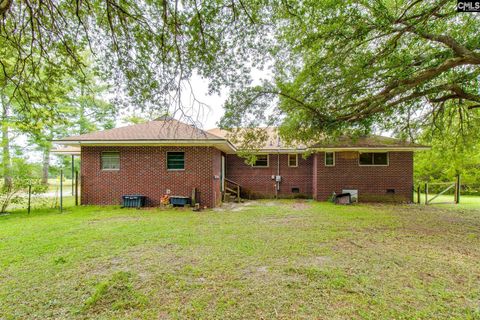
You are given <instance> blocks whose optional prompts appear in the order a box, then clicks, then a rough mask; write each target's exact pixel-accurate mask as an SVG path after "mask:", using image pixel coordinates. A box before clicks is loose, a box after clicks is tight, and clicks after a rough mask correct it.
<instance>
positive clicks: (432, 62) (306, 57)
mask: <svg viewBox="0 0 480 320" xmlns="http://www.w3.org/2000/svg"><path fill="white" fill-rule="evenodd" d="M272 19H273V23H274V24H275V25H277V26H279V27H278V28H276V30H275V39H276V43H275V46H273V47H272V48H270V51H269V52H270V54H271V57H272V59H273V61H274V68H273V73H274V80H273V81H270V82H265V83H264V84H263V85H261V86H255V87H246V88H241V89H240V90H236V91H235V92H233V94H232V95H231V97H230V99H229V101H228V102H227V104H226V115H225V117H224V118H223V120H222V125H223V126H225V127H238V126H240V127H241V126H246V127H251V126H256V125H257V124H258V123H259V122H267V123H272V122H274V121H277V122H279V123H282V132H283V133H284V135H285V136H287V138H292V139H300V140H308V139H311V138H314V137H316V136H318V133H324V132H330V133H332V132H346V131H347V132H352V131H359V132H362V133H364V132H368V131H370V130H371V129H372V128H383V129H390V130H391V129H395V130H397V131H402V132H404V133H415V131H416V130H417V129H418V127H419V126H420V127H424V126H430V125H432V122H433V121H435V119H438V118H439V117H442V116H445V115H448V116H451V115H452V114H451V113H452V112H453V113H459V114H463V115H464V116H463V120H464V121H466V120H467V119H468V118H469V117H478V113H477V112H475V111H474V110H475V109H476V108H479V107H480V95H479V78H478V76H479V72H480V68H479V65H480V51H479V49H480V38H479V37H478V30H480V17H479V16H478V15H476V14H465V13H457V12H456V11H455V1H448V0H441V1H437V0H435V1H430V0H428V1H427V0H422V1H418V0H408V1H407V0H405V1H386V0H384V1H380V0H376V1H301V2H293V1H292V2H282V5H280V6H279V7H278V10H276V11H275V14H274V15H272ZM274 99H277V101H278V103H277V104H276V105H274V106H273V110H270V109H269V108H272V104H271V103H270V102H271V101H272V100H274Z"/></svg>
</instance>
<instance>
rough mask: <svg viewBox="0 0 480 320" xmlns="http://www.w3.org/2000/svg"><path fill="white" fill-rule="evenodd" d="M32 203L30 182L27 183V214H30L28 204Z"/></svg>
mask: <svg viewBox="0 0 480 320" xmlns="http://www.w3.org/2000/svg"><path fill="white" fill-rule="evenodd" d="M31 203H32V182H31V181H30V183H29V184H28V210H27V211H28V214H30V205H31Z"/></svg>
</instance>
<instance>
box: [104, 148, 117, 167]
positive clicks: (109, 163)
mask: <svg viewBox="0 0 480 320" xmlns="http://www.w3.org/2000/svg"><path fill="white" fill-rule="evenodd" d="M101 163H102V170H120V152H118V151H105V152H102V158H101Z"/></svg>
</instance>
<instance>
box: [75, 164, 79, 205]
mask: <svg viewBox="0 0 480 320" xmlns="http://www.w3.org/2000/svg"><path fill="white" fill-rule="evenodd" d="M75 205H76V206H78V170H77V171H75Z"/></svg>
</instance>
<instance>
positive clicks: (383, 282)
mask: <svg viewBox="0 0 480 320" xmlns="http://www.w3.org/2000/svg"><path fill="white" fill-rule="evenodd" d="M0 253H1V255H0V268H1V273H0V319H45V318H54V319H87V318H95V319H119V318H120V319H164V318H165V319H170V318H171V319H186V318H201V319H292V318H295V319H352V318H353V319H452V318H456V319H480V206H477V207H476V208H475V207H472V206H459V207H455V208H452V207H449V206H438V205H436V206H428V207H425V206H419V205H404V206H395V205H355V206H334V205H332V204H330V203H317V202H312V201H293V200H292V201H279V202H274V201H259V202H250V203H247V204H246V205H245V204H244V205H241V206H239V207H235V208H233V209H230V210H223V211H204V212H200V213H195V212H192V211H189V210H185V211H184V210H164V211H162V210H159V209H148V210H129V209H120V208H118V207H93V206H92V207H79V208H73V207H70V208H69V209H68V210H67V211H66V212H64V213H62V214H59V213H58V211H56V210H51V209H50V210H47V209H46V210H44V211H40V210H36V211H34V212H33V213H32V214H30V215H29V216H28V215H26V214H25V213H24V212H16V213H13V214H10V215H6V216H1V217H0Z"/></svg>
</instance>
